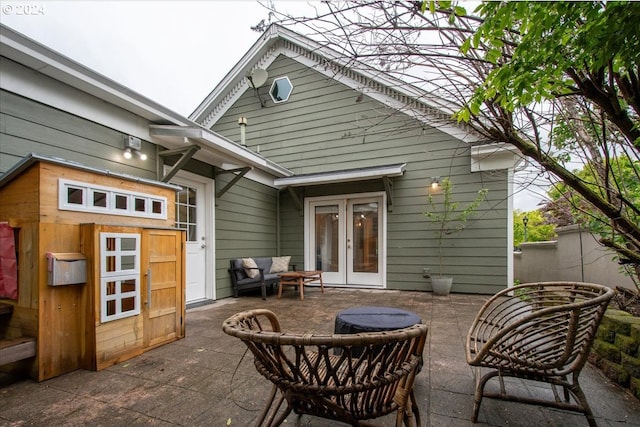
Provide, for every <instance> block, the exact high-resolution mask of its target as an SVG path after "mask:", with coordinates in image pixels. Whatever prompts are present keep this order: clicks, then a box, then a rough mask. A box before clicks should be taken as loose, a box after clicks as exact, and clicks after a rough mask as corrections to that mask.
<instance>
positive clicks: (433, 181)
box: [431, 176, 440, 191]
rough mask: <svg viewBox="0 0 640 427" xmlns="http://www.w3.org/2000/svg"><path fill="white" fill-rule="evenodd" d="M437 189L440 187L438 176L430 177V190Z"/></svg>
mask: <svg viewBox="0 0 640 427" xmlns="http://www.w3.org/2000/svg"><path fill="white" fill-rule="evenodd" d="M438 187H440V177H439V176H432V177H431V189H432V190H434V191H435V190H437V189H438Z"/></svg>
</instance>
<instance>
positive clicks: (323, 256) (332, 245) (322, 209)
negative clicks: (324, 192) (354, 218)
mask: <svg viewBox="0 0 640 427" xmlns="http://www.w3.org/2000/svg"><path fill="white" fill-rule="evenodd" d="M339 220H340V209H339V206H338V205H328V206H316V207H315V254H316V266H315V269H316V270H322V271H325V272H338V271H339V262H340V259H339V256H340V255H339V253H340V244H339V239H340V235H339V230H340V228H339V226H338V225H339Z"/></svg>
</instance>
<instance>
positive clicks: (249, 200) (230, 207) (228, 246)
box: [215, 175, 278, 298]
mask: <svg viewBox="0 0 640 427" xmlns="http://www.w3.org/2000/svg"><path fill="white" fill-rule="evenodd" d="M232 178H233V177H232V176H231V175H221V176H219V177H218V178H217V182H216V188H218V189H220V188H223V187H224V186H225V185H226V184H227V183H228V182H229V181H230V180H231V179H232ZM276 200H277V190H276V189H274V188H271V187H269V186H266V185H263V184H259V183H257V182H255V181H252V180H250V179H246V178H243V179H241V180H239V181H238V182H237V183H236V184H235V185H234V186H233V187H231V188H230V189H229V191H227V192H226V193H224V195H222V197H220V198H219V199H216V214H215V226H216V297H217V298H226V297H229V296H231V295H233V290H232V288H231V279H230V277H229V272H228V269H229V261H230V260H231V259H234V258H244V257H262V256H276V255H278V253H277V250H276V249H277V248H276V245H277V239H276V236H277V226H276V224H277V221H276Z"/></svg>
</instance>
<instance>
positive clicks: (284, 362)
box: [222, 309, 428, 426]
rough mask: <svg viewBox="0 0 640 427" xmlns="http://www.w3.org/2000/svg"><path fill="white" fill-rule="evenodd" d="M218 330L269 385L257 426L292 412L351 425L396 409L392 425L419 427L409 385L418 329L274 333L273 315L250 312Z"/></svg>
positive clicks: (416, 360) (418, 356)
mask: <svg viewBox="0 0 640 427" xmlns="http://www.w3.org/2000/svg"><path fill="white" fill-rule="evenodd" d="M222 330H223V331H224V332H225V333H226V334H228V335H231V336H234V337H236V338H240V339H241V340H242V341H243V342H244V343H245V344H246V346H247V347H248V348H249V350H251V352H252V353H253V356H254V358H255V366H256V369H257V370H258V372H260V374H262V375H263V376H264V377H265V378H267V379H269V380H270V381H271V382H273V384H274V386H273V389H272V392H271V394H270V396H269V398H268V401H267V405H266V407H265V408H264V410H263V412H262V415H261V416H260V417H258V420H257V422H256V426H263V425H264V426H277V425H280V424H281V423H282V422H283V421H284V420H285V419H286V417H287V416H288V415H289V414H290V413H291V411H294V412H295V413H296V414H309V415H314V416H317V417H322V418H326V419H330V420H335V421H341V422H345V423H348V424H351V425H353V426H358V425H362V422H363V421H365V420H369V419H373V418H377V417H381V416H383V415H386V414H390V413H393V412H396V426H401V425H402V424H403V423H404V424H405V425H407V426H416V425H417V426H421V425H422V423H421V422H420V413H419V411H418V405H417V402H416V398H415V396H414V392H413V383H414V379H415V376H416V374H417V373H418V371H419V369H420V368H419V367H420V365H421V363H422V352H423V350H424V344H425V341H426V338H427V332H428V328H427V325H425V324H416V325H413V326H411V327H408V328H404V329H398V330H395V331H384V332H367V333H362V334H354V335H340V334H333V335H317V334H292V333H286V332H282V331H281V329H280V323H279V321H278V318H277V317H276V315H275V314H274V313H273V312H271V311H269V310H266V309H257V310H250V311H245V312H242V313H238V314H236V315H234V316H232V317H230V318H228V319H227V320H225V322H224V323H223V326H222ZM355 349H358V355H357V356H356V354H355V352H354V351H353V350H355ZM338 353H340V354H339V355H338ZM278 392H279V393H278ZM278 394H279V396H278V399H276V396H277V395H278ZM285 400H286V408H285V409H284V410H282V411H281V410H280V408H281V406H282V403H283V402H284V401H285Z"/></svg>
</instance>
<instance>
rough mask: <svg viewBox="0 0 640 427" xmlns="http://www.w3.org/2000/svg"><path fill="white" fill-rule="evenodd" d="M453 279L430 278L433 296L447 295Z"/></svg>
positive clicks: (443, 277) (444, 277)
mask: <svg viewBox="0 0 640 427" xmlns="http://www.w3.org/2000/svg"><path fill="white" fill-rule="evenodd" d="M452 284H453V277H446V276H431V289H432V290H433V294H434V295H449V291H451V285H452Z"/></svg>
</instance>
